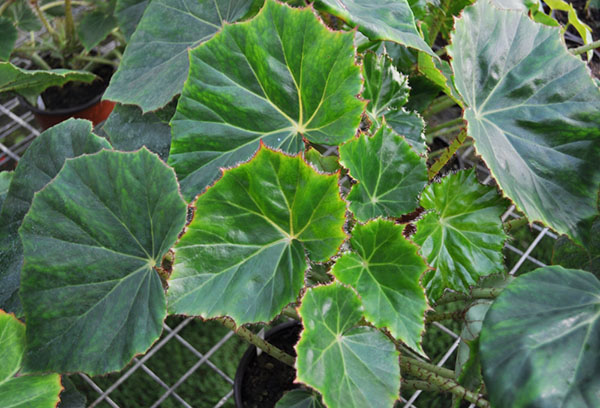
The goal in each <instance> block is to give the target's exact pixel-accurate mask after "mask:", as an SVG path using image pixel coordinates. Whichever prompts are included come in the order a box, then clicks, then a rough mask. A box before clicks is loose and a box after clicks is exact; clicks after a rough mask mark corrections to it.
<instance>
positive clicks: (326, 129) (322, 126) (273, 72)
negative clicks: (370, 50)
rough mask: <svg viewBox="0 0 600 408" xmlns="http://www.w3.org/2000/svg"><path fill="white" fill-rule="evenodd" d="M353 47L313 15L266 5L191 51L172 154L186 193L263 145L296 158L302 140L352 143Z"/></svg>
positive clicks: (357, 85) (356, 72)
mask: <svg viewBox="0 0 600 408" xmlns="http://www.w3.org/2000/svg"><path fill="white" fill-rule="evenodd" d="M353 41H354V35H353V33H342V32H332V31H331V30H329V29H328V28H326V27H325V26H324V25H323V24H322V23H321V22H320V21H319V20H318V19H317V18H316V17H315V15H314V14H313V12H312V11H311V10H310V9H293V8H290V7H289V6H286V5H283V4H279V3H277V2H275V1H274V0H267V2H266V3H265V6H264V7H263V9H262V10H261V12H260V13H259V14H258V15H257V16H256V17H255V18H254V19H252V20H251V21H249V22H246V23H240V24H232V25H227V26H225V27H224V28H223V30H222V31H221V32H220V33H219V34H217V35H216V36H215V37H214V38H212V39H211V40H210V41H207V42H206V43H204V44H202V45H201V46H199V47H198V48H196V49H195V50H193V51H191V53H190V76H189V78H188V81H187V82H186V85H185V87H184V90H183V94H182V96H181V99H180V100H179V104H178V105H177V113H176V114H175V117H174V118H173V121H172V126H173V141H172V143H171V153H170V156H169V163H171V164H172V165H173V167H174V168H175V170H176V171H177V176H178V178H179V181H180V183H181V189H182V191H183V193H184V196H185V197H186V198H188V199H189V198H192V197H194V196H195V195H196V194H198V193H200V192H202V191H203V190H204V188H205V187H207V186H208V185H210V184H211V183H212V182H213V181H214V180H215V179H216V178H217V177H218V175H219V169H220V168H226V167H231V166H233V165H235V164H236V163H239V162H240V161H244V160H248V159H249V158H250V156H251V155H252V153H254V152H255V151H256V149H257V148H258V144H259V141H260V140H262V141H263V142H264V143H265V144H266V145H267V146H270V147H274V148H279V149H282V150H284V151H286V152H289V153H297V152H299V151H301V150H304V140H303V139H304V138H305V139H308V140H309V141H311V142H314V143H318V144H327V145H336V144H339V143H342V142H344V141H346V140H348V139H350V138H351V137H352V136H354V134H355V133H356V128H357V127H358V125H359V123H360V116H361V113H362V111H363V107H364V105H365V104H364V102H362V101H360V100H359V99H358V98H356V95H358V94H359V93H360V90H361V79H360V69H359V67H358V66H356V65H355V63H354V58H355V50H354V45H353Z"/></svg>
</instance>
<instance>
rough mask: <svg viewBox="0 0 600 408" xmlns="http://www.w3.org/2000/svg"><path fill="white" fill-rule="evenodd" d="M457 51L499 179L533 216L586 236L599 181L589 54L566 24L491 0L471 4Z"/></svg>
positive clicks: (469, 112) (471, 111) (461, 84)
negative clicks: (577, 49)
mask: <svg viewBox="0 0 600 408" xmlns="http://www.w3.org/2000/svg"><path fill="white" fill-rule="evenodd" d="M448 52H449V54H450V55H451V57H452V66H453V69H454V73H455V82H456V87H457V89H458V91H459V92H460V94H461V95H462V97H463V99H464V101H465V106H466V108H467V109H466V111H465V113H464V117H465V119H466V120H467V121H468V133H469V135H470V136H471V137H473V139H474V140H475V146H476V148H477V151H478V153H479V154H481V156H482V157H483V159H484V160H485V162H486V163H487V165H488V167H489V168H490V170H491V171H492V174H493V175H494V177H495V178H496V181H497V182H498V184H499V185H500V187H501V188H502V189H503V190H504V192H505V193H506V195H507V196H508V197H510V198H511V199H512V200H513V201H514V202H515V204H516V205H517V206H518V207H519V208H520V209H522V210H523V212H524V213H525V214H526V215H527V218H528V219H529V220H531V221H534V220H540V221H542V222H544V223H545V224H547V225H549V226H550V227H552V228H553V229H555V230H557V231H558V232H560V233H567V234H569V235H570V236H571V237H573V238H575V239H576V240H577V241H579V242H585V241H587V240H588V239H589V234H588V232H589V224H591V222H592V220H593V218H594V217H595V215H596V214H597V210H596V205H597V200H598V183H600V167H599V166H598V162H599V161H600V90H599V89H598V87H597V86H596V85H595V84H594V82H593V80H592V78H591V77H590V75H589V72H588V70H587V67H586V66H585V64H584V63H583V61H581V60H580V59H579V58H578V57H575V56H573V55H570V53H569V52H568V51H567V50H566V48H565V46H564V44H562V43H561V40H560V35H559V30H558V29H557V28H552V27H546V26H543V25H540V24H536V23H534V22H533V21H531V20H530V19H529V18H528V17H527V16H525V15H523V14H522V13H520V12H515V11H505V10H499V9H497V8H496V7H494V6H492V5H490V4H489V2H487V1H479V2H477V4H476V5H475V6H473V7H469V8H467V9H465V12H464V13H463V16H462V18H461V19H459V20H458V21H457V23H456V32H455V34H454V35H453V38H452V44H451V45H450V46H449V48H448ZM574 209H576V210H574Z"/></svg>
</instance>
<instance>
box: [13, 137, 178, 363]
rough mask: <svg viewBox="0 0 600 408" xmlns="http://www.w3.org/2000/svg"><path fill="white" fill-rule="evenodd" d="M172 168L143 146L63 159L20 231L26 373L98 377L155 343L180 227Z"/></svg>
mask: <svg viewBox="0 0 600 408" xmlns="http://www.w3.org/2000/svg"><path fill="white" fill-rule="evenodd" d="M185 218H186V205H185V202H184V201H183V199H182V198H181V196H180V195H179V192H178V188H177V181H176V179H175V174H174V172H173V171H172V170H171V169H169V168H168V167H167V166H166V165H165V164H164V163H163V162H162V161H161V160H160V159H159V158H158V156H156V155H155V154H152V153H150V152H149V151H148V150H146V149H145V148H142V149H141V150H139V151H137V152H134V153H124V152H115V151H107V150H104V151H101V152H99V153H96V154H94V155H87V156H82V157H79V158H75V159H72V160H67V161H66V162H65V165H64V167H63V169H62V170H61V171H60V172H59V173H58V175H57V176H56V178H55V179H54V180H53V181H52V182H50V183H49V184H48V185H47V186H46V187H45V188H44V189H43V190H42V191H40V192H38V193H37V194H36V195H35V197H34V199H33V203H32V204H31V209H30V211H29V212H28V213H27V216H26V217H25V219H24V220H23V225H22V226H21V228H20V230H19V234H20V236H21V240H22V242H23V248H24V255H25V262H24V266H23V271H22V273H21V291H20V295H21V299H22V300H23V308H24V310H25V315H26V318H27V353H26V355H25V368H26V369H27V371H28V372H44V371H51V370H54V371H59V372H74V371H83V372H87V373H89V374H104V373H107V372H110V371H115V370H119V369H121V368H122V367H123V366H124V365H125V364H127V363H128V362H129V360H131V358H132V357H133V356H134V355H135V354H138V353H143V352H144V351H145V350H146V349H148V348H149V347H150V346H151V345H152V343H153V342H154V341H155V340H156V339H157V338H158V336H159V335H160V333H161V331H162V322H163V319H164V318H165V316H166V307H165V306H166V305H165V295H164V290H163V287H162V283H161V280H160V278H159V275H158V273H157V272H156V271H155V270H154V267H155V266H156V265H160V263H161V260H162V257H163V256H164V254H165V253H166V252H167V251H168V250H169V248H170V247H171V246H172V245H173V244H174V243H175V240H176V239H177V235H178V234H179V232H180V231H181V230H182V229H183V226H184V225H185Z"/></svg>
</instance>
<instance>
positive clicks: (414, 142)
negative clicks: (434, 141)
mask: <svg viewBox="0 0 600 408" xmlns="http://www.w3.org/2000/svg"><path fill="white" fill-rule="evenodd" d="M385 121H386V123H387V124H388V126H389V127H391V128H392V129H393V130H394V132H396V133H398V134H399V135H400V136H404V138H405V139H406V141H407V142H408V144H409V145H410V146H411V147H412V148H413V149H414V150H415V151H416V152H417V153H419V154H420V155H421V156H423V155H425V153H427V144H426V143H425V134H424V133H423V131H424V130H425V121H423V118H422V117H421V115H419V114H418V113H417V112H409V111H407V110H405V109H404V108H401V109H396V110H391V111H389V112H387V113H386V114H385Z"/></svg>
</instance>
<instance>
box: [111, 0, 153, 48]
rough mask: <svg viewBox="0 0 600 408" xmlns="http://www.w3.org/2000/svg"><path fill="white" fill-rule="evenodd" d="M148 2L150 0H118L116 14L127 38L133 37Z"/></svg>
mask: <svg viewBox="0 0 600 408" xmlns="http://www.w3.org/2000/svg"><path fill="white" fill-rule="evenodd" d="M148 2H149V0H117V6H116V8H115V15H116V16H117V20H118V22H119V28H120V29H121V32H122V33H123V35H125V39H126V40H128V41H129V39H130V38H131V35H132V34H133V32H134V31H135V29H136V27H137V25H138V23H139V22H140V20H141V18H142V15H143V14H144V11H146V8H147V7H148Z"/></svg>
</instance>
